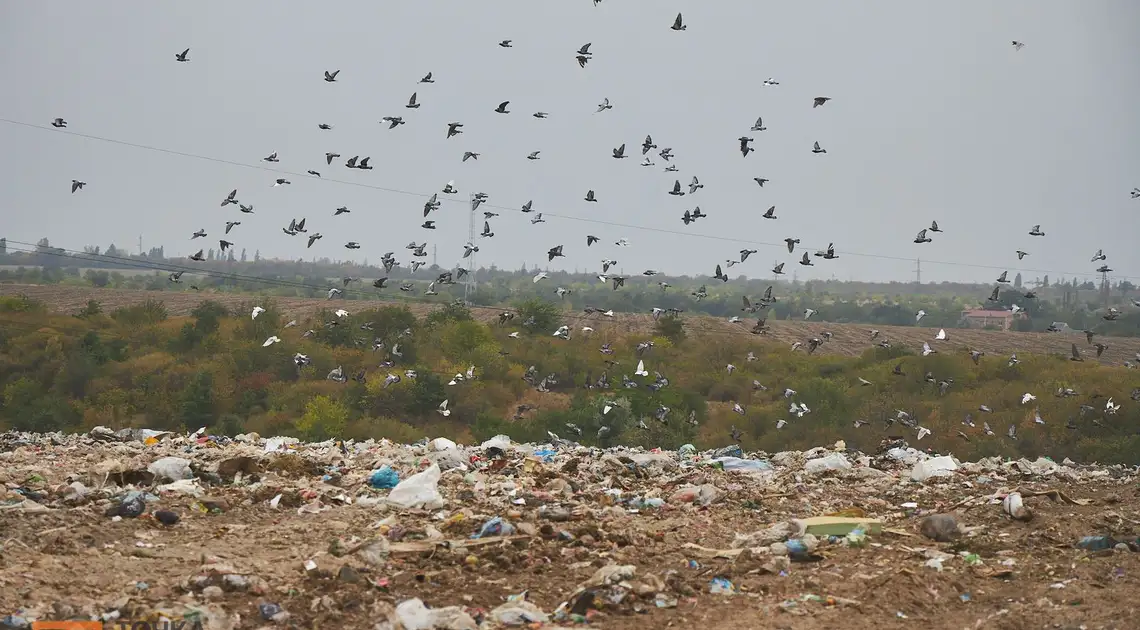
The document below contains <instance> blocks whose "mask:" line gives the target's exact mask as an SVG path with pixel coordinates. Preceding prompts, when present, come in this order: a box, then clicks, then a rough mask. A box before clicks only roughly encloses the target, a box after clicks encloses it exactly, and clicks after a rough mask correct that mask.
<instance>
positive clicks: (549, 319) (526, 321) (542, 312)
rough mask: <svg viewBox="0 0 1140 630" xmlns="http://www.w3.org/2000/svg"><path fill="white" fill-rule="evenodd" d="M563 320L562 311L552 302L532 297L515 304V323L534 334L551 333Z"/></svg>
mask: <svg viewBox="0 0 1140 630" xmlns="http://www.w3.org/2000/svg"><path fill="white" fill-rule="evenodd" d="M561 322H562V311H560V310H558V306H556V305H555V304H552V303H550V302H545V301H543V300H540V299H538V298H531V299H529V300H523V301H521V302H519V303H518V304H516V305H515V323H516V324H517V325H519V326H522V327H523V328H524V329H525V330H527V331H528V332H530V333H532V334H534V333H538V334H546V335H549V334H550V333H552V332H554V330H555V329H557V328H558V326H560V325H561Z"/></svg>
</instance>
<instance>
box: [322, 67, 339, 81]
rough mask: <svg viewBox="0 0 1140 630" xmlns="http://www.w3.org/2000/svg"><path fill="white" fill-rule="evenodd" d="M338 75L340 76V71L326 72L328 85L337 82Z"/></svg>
mask: <svg viewBox="0 0 1140 630" xmlns="http://www.w3.org/2000/svg"><path fill="white" fill-rule="evenodd" d="M338 74H340V70H333V71H332V72H329V71H328V70H325V81H327V82H328V83H332V82H334V81H336V75H338Z"/></svg>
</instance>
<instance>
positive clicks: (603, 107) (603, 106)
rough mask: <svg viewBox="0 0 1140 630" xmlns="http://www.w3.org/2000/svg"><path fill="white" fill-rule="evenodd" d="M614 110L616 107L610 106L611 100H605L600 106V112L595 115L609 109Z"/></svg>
mask: <svg viewBox="0 0 1140 630" xmlns="http://www.w3.org/2000/svg"><path fill="white" fill-rule="evenodd" d="M613 108H614V106H613V105H610V99H608V98H604V99H602V102H601V104H600V105H598V111H596V112H594V113H595V114H597V113H598V112H604V111H606V110H607V109H613Z"/></svg>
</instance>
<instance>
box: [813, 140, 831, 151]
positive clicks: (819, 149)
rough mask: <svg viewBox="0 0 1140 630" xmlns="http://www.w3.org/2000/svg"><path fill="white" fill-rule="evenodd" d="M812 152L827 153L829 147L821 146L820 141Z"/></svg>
mask: <svg viewBox="0 0 1140 630" xmlns="http://www.w3.org/2000/svg"><path fill="white" fill-rule="evenodd" d="M811 152H812V153H827V149H823V148H820V146H819V142H816V143H815V145H814V146H813V147H812V149H811Z"/></svg>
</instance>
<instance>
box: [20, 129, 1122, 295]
mask: <svg viewBox="0 0 1140 630" xmlns="http://www.w3.org/2000/svg"><path fill="white" fill-rule="evenodd" d="M0 123H5V124H9V125H14V126H18V127H24V128H28V129H35V130H38V131H46V132H51V133H59V134H66V135H69V136H74V137H77V138H83V139H86V140H94V141H97V142H106V143H110V144H116V145H119V146H125V147H131V148H135V149H140V150H144V151H156V152H159V153H164V154H167V155H174V156H178V157H183V158H190V159H195V160H203V161H207V162H214V163H218V164H225V165H228V166H236V167H240V168H248V169H254V170H260V171H265V172H269V173H277V174H279V175H289V176H292V177H297V178H300V179H305V180H309V181H312V180H316V181H320V182H326V183H332V184H343V185H347V186H357V187H360V188H367V189H370V190H377V191H381V192H387V193H392V194H397V195H407V196H411V197H418V198H421V199H426V198H429V197H431V196H432V194H435V193H422V192H413V191H408V190H401V189H398V188H389V187H385V186H377V185H375V184H366V183H363V182H354V181H350V180H344V179H336V178H330V177H313V176H311V175H309V174H308V173H298V172H296V171H289V170H285V169H280V168H271V167H268V166H263V165H261V164H248V163H245V162H237V161H234V160H227V159H223V158H217V157H212V156H207V155H200V154H196V153H189V152H186V151H178V150H175V149H167V148H164V147H158V146H153V145H147V144H140V143H135V142H128V141H125V140H117V139H114V138H107V137H103V136H96V135H92V134H85V133H80V132H77V131H71V130H68V129H56V128H54V127H45V126H43V125H38V124H34V123H28V122H23V121H19V120H12V119H8V118H0ZM438 200H439V201H447V202H451V203H462V201H459V200H457V199H447V198H439V199H438ZM482 205H484V206H487V207H488V208H495V209H497V210H504V211H507V212H515V213H522V209H521V208H513V207H508V206H500V205H496V204H491V203H487V202H483V204H482ZM543 217H554V218H558V219H564V220H567V221H578V222H582V223H592V224H595V225H605V226H609V227H617V228H623V229H629V230H642V231H646V232H654V233H658V234H670V235H674V236H685V237H691V238H701V239H706V240H713V241H721V242H726V243H734V244H737V245H752V246H763V247H775V248H780V249H783V248H786V247H787V245H786V244H785V243H783V242H780V243H769V242H764V241H750V240H745V239H740V238H733V237H728V236H718V235H714V234H702V233H699V232H688V231H681V230H670V229H666V228H657V227H650V226H646V225H635V224H631V223H619V222H616V221H604V220H601V219H591V218H586V217H576V216H571V215H565V214H555V213H551V212H546V211H545V210H544V211H543ZM803 248H804V249H822V248H820V247H815V246H812V245H804V246H803ZM836 252H837V253H839V254H843V255H846V256H857V257H860V258H871V259H877V260H891V261H901V262H910V261H912V260H914V259H913V258H907V257H905V256H890V255H886V254H869V253H863V252H854V251H847V250H836ZM926 262H927V264H928V265H943V266H949V267H964V268H971V269H991V270H1000V271H1006V270H1014V271H1021V272H1024V273H1040V274H1047V273H1052V274H1063V275H1068V276H1077V277H1089V276H1093V275H1094V274H1091V273H1089V272H1071V271H1060V270H1056V269H1015V268H1012V267H1002V266H998V265H981V264H977V263H964V262H953V261H944V260H927V261H926ZM1114 277H1115V278H1118V279H1140V276H1125V275H1117V276H1114Z"/></svg>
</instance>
